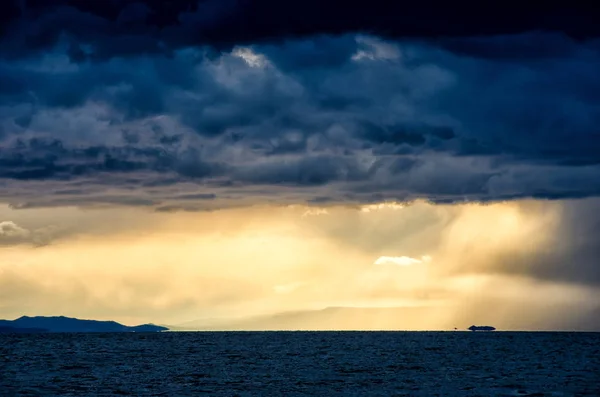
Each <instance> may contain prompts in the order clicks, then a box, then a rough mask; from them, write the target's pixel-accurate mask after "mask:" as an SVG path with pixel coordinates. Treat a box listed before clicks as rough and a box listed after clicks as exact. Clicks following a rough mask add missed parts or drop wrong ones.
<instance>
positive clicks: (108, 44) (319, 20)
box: [0, 0, 600, 62]
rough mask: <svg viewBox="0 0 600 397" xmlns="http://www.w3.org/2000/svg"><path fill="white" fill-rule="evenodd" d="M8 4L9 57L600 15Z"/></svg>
mask: <svg viewBox="0 0 600 397" xmlns="http://www.w3.org/2000/svg"><path fill="white" fill-rule="evenodd" d="M463 8H464V9H466V10H468V12H465V11H464V10H463ZM2 9H3V12H2V13H1V15H2V19H1V20H0V26H1V30H0V33H1V34H2V37H3V40H2V43H1V44H0V49H1V50H0V51H1V52H2V53H3V54H4V55H8V56H23V55H26V54H28V53H30V52H32V51H39V50H43V49H48V48H51V47H52V46H53V45H54V44H56V43H57V42H58V41H59V40H61V39H65V40H67V41H69V42H70V43H71V48H70V55H71V57H72V58H73V59H77V60H82V59H86V58H90V59H107V58H110V57H113V56H126V55H135V54H142V53H158V52H163V53H169V52H171V51H172V50H174V49H177V48H182V47H186V46H190V45H211V46H216V47H219V48H229V47H231V46H232V45H235V44H247V43H256V42H259V41H265V40H266V41H273V40H279V39H285V38H297V37H306V36H312V35H319V34H333V35H338V34H345V33H355V32H361V33H369V34H374V35H379V36H383V37H387V38H394V39H398V38H409V37H410V38H440V37H448V36H454V37H466V36H484V35H498V34H514V33H522V32H528V31H548V30H551V31H558V32H564V33H565V34H567V35H570V36H572V37H576V38H588V37H597V36H598V35H599V32H600V28H598V26H597V23H596V22H597V20H598V19H599V17H600V14H599V11H598V10H597V9H596V7H593V6H592V5H591V3H590V5H582V4H581V3H571V4H570V5H569V6H568V7H566V6H565V5H562V6H559V5H555V4H545V5H544V6H538V7H536V6H534V5H530V6H523V5H522V4H517V3H514V2H505V1H504V2H499V1H495V2H485V3H481V4H475V3H473V2H469V3H463V4H460V3H459V4H457V3H443V2H438V1H435V2H432V1H420V2H411V3H406V2H403V3H398V2H390V1H386V0H373V1H369V2H367V3H365V2H352V3H349V2H340V1H329V2H322V1H318V0H308V1H289V2H287V1H286V2H281V1H277V0H252V1H248V0H200V1H198V0H175V1H169V2H164V1H158V0H139V1H135V2H133V1H125V0H112V1H102V2H100V1H86V0H8V1H7V2H4V3H3V6H2ZM304 60H307V61H308V62H312V61H309V58H306V57H304Z"/></svg>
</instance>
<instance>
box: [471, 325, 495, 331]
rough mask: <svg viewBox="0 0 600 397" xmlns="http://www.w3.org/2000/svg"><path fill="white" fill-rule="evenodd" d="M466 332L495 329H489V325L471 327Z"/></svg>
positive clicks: (493, 329)
mask: <svg viewBox="0 0 600 397" xmlns="http://www.w3.org/2000/svg"><path fill="white" fill-rule="evenodd" d="M468 330H470V331H495V330H496V328H494V327H490V326H489V325H471V326H470V327H469V328H468Z"/></svg>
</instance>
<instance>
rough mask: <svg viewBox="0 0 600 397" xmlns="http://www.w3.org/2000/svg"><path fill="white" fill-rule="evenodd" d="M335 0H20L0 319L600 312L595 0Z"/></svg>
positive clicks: (510, 317) (4, 191)
mask: <svg viewBox="0 0 600 397" xmlns="http://www.w3.org/2000/svg"><path fill="white" fill-rule="evenodd" d="M334 3H335V2H328V3H327V4H326V5H325V4H324V3H323V2H316V1H312V0H309V1H304V2H295V1H290V2H285V3H284V2H272V1H267V0H257V1H253V2H246V1H224V0H218V1H217V0H202V1H196V0H174V1H171V2H168V3H165V2H155V1H153V0H143V1H142V0H140V1H137V2H129V1H124V0H113V1H110V2H87V1H82V0H52V1H43V2H40V1H38V0H9V1H8V2H7V3H6V5H4V6H2V7H3V10H2V11H3V12H0V318H1V317H18V316H20V315H22V314H29V315H38V314H46V315H52V314H65V315H72V316H79V317H95V318H111V319H118V320H122V321H125V322H138V321H153V322H163V323H168V324H179V323H185V322H188V321H192V320H195V319H205V320H202V321H208V319H218V318H241V317H243V319H239V320H236V321H238V322H235V324H234V323H232V322H229V323H227V324H226V325H227V326H229V327H238V328H244V327H246V328H261V327H263V328H265V327H266V328H280V327H284V328H285V327H296V326H298V325H297V324H300V325H302V324H304V325H302V326H307V327H309V328H310V327H313V328H319V327H321V328H335V327H336V326H338V327H341V328H353V327H365V326H366V325H365V324H366V323H368V324H369V327H371V328H377V327H382V328H411V329H417V328H419V329H423V328H444V329H447V328H453V327H454V326H459V327H464V326H468V325H471V324H470V323H476V322H480V321H490V322H494V324H493V325H498V326H499V327H505V328H531V329H540V328H545V329H548V328H553V329H556V328H569V329H571V328H572V329H600V324H598V322H597V320H596V319H597V318H600V316H598V310H599V309H598V302H599V301H600V299H599V294H600V270H599V269H600V267H599V266H598V258H599V257H600V215H598V214H600V211H599V210H600V183H599V182H598V181H599V180H600V179H599V175H600V130H599V128H598V126H599V125H600V74H599V73H598V70H600V30H599V29H598V26H597V23H596V21H597V19H598V18H597V16H598V11H597V10H595V8H594V9H592V8H589V9H588V8H587V6H583V5H581V6H576V5H573V7H575V8H573V9H570V11H569V12H567V11H568V10H567V11H565V9H558V8H556V7H555V6H553V5H550V4H549V5H547V7H546V8H544V9H539V10H538V11H536V13H534V14H532V13H530V12H529V11H527V9H526V8H524V7H519V8H518V9H516V8H510V7H511V6H510V5H509V4H504V3H503V4H500V3H498V4H496V3H494V4H491V3H490V4H487V5H486V7H491V10H492V11H489V10H488V11H486V13H485V15H490V16H493V18H491V17H488V16H483V15H484V14H481V15H482V16H481V17H480V18H472V17H470V16H469V15H475V13H476V12H479V11H483V10H482V9H481V8H479V6H477V5H471V7H473V8H471V11H472V13H470V14H469V15H466V14H464V13H462V12H459V10H460V9H461V8H460V7H456V6H455V5H454V4H453V5H449V6H444V5H439V6H436V7H431V4H429V3H427V2H420V3H419V4H412V5H406V4H404V5H402V6H400V5H393V4H392V3H393V2H389V1H386V2H384V1H379V0H375V1H370V2H369V4H368V6H365V4H362V3H361V4H359V3H360V2H358V3H357V4H358V5H350V4H346V5H345V6H344V7H343V8H340V6H339V5H335V4H334ZM283 4H285V5H283ZM398 4H399V3H398ZM316 11H319V12H316ZM558 16H560V17H558ZM414 21H418V23H417V24H416V23H415V22H414ZM328 307H351V308H355V309H356V310H359V309H358V308H361V309H360V310H362V311H355V312H352V313H354V314H352V313H351V312H348V311H345V309H343V310H341V311H339V310H338V311H335V310H337V309H330V310H334V311H335V313H334V312H332V311H327V310H326V311H325V312H322V311H319V310H321V309H324V308H328ZM375 307H376V308H394V307H401V308H409V307H410V308H414V310H416V311H414V312H411V313H417V314H416V315H408V314H407V313H405V315H406V316H404V315H402V316H400V315H398V316H396V315H391V314H389V312H385V313H387V314H385V313H384V314H377V315H374V314H373V313H371V314H366V313H367V312H366V311H368V310H369V309H367V308H375ZM365 310H366V311H365ZM381 310H383V309H381ZM411 310H412V309H411ZM419 310H420V311H419ZM382 313H383V312H382ZM419 313H420V314H419ZM426 313H429V314H426ZM361 319H364V321H361ZM382 319H383V320H382ZM242 320H243V321H242ZM202 321H201V323H202ZM211 321H213V320H211ZM215 321H216V320H215ZM228 321H229V320H228ZM232 321H233V320H232ZM457 323H460V324H457ZM466 323H469V324H466ZM194 324H196V325H194V326H201V325H199V324H200V323H194ZM215 324H216V323H215ZM219 324H221V325H222V324H224V323H219ZM336 324H337V325H336ZM221 325H219V326H221ZM215 326H217V325H215Z"/></svg>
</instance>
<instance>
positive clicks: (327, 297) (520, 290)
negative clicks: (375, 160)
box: [0, 202, 588, 329]
mask: <svg viewBox="0 0 600 397" xmlns="http://www.w3.org/2000/svg"><path fill="white" fill-rule="evenodd" d="M400 208H403V209H404V210H403V211H397V210H398V209H400ZM309 215H310V216H309ZM313 215H327V216H313ZM560 215H561V211H560V205H559V204H558V203H551V202H550V203H538V202H522V203H517V202H513V203H498V204H491V205H475V204H462V205H453V206H452V205H448V206H443V205H432V204H428V203H424V202H416V203H411V204H409V205H402V204H398V203H380V204H373V205H368V206H363V207H359V208H356V207H355V208H352V207H343V206H330V207H327V209H316V208H314V207H304V206H289V207H264V206H263V207H247V208H237V209H228V210H221V211H212V212H198V213H185V214H184V213H169V214H162V213H148V212H145V211H141V210H132V209H111V210H94V211H82V210H78V209H75V208H61V209H53V210H49V209H47V210H39V209H38V210H18V211H15V210H11V209H9V208H7V207H0V222H1V223H0V225H2V227H1V228H0V318H2V317H3V318H11V317H18V316H20V315H56V314H64V315H70V316H77V317H87V318H89V317H92V318H97V319H115V320H117V321H123V322H129V323H134V322H148V321H152V322H155V323H165V324H175V325H177V324H183V323H188V324H195V325H194V327H200V328H202V327H205V326H208V324H217V323H215V322H214V321H216V320H214V319H233V318H235V319H238V320H239V319H243V320H244V322H243V323H235V324H238V325H234V324H233V323H227V322H225V323H219V324H221V325H219V326H220V327H225V328H227V327H229V328H236V327H238V328H240V329H245V328H255V329H262V328H279V327H292V328H293V327H301V328H302V327H309V328H310V327H313V328H325V329H330V328H335V327H336V326H338V327H340V328H344V327H345V328H353V327H354V328H356V327H358V328H360V327H362V326H364V324H365V322H369V321H373V323H372V324H371V323H369V324H371V325H370V326H373V327H383V328H398V327H400V328H402V329H422V328H424V327H425V328H444V327H453V326H455V323H456V322H457V321H466V322H473V321H474V320H473V321H471V319H469V318H468V317H465V310H466V309H465V308H466V307H468V308H469V310H470V311H471V312H473V313H478V314H477V315H478V316H480V317H481V318H487V317H485V316H486V315H487V314H485V313H486V312H485V310H483V309H482V307H483V306H485V305H487V304H490V302H494V304H495V305H498V304H499V303H498V300H500V301H501V302H502V304H501V305H500V306H501V307H502V317H501V319H502V321H504V322H505V323H504V324H509V325H510V324H515V322H514V321H513V320H512V319H511V316H510V315H511V314H514V313H525V312H527V311H528V310H534V306H531V309H528V307H529V306H527V305H526V304H525V306H523V305H524V304H523V303H522V302H531V305H542V304H543V302H544V299H547V300H546V301H549V300H550V299H551V297H554V298H552V299H554V301H555V302H556V301H557V300H560V301H561V302H563V303H564V302H566V301H569V299H571V301H572V302H575V301H577V302H581V301H583V297H587V296H588V295H586V294H588V292H586V291H585V290H578V292H577V293H575V292H574V291H571V290H569V289H567V288H566V287H564V286H561V285H550V284H549V285H546V284H541V282H540V281H535V282H534V281H531V280H530V281H527V280H528V279H527V278H526V277H525V276H526V273H525V272H523V276H510V273H507V275H504V276H500V275H498V274H500V273H502V271H503V270H505V269H507V268H508V267H509V266H513V265H512V264H511V263H510V262H509V263H506V262H503V261H502V260H500V259H498V258H503V255H507V254H512V253H527V252H537V251H538V250H542V249H544V247H548V246H549V244H551V243H552V241H553V236H556V235H557V232H558V230H557V225H558V223H557V221H558V220H559V219H560ZM50 226H52V227H50ZM28 231H40V232H36V233H38V234H40V233H42V232H41V231H43V233H45V235H44V236H45V239H46V240H45V241H48V243H47V244H45V245H44V246H39V244H36V243H35V242H34V241H33V240H32V239H31V235H30V234H31V233H29V232H28ZM3 234H4V235H3ZM9 236H10V239H8V237H9ZM357 236H358V237H357ZM2 239H4V240H2ZM423 252H427V253H428V254H427V255H422V253H423ZM399 254H400V255H399ZM374 258H377V259H376V260H374ZM432 258H435V260H433V259H432ZM500 283H502V287H501V288H500V287H498V286H499V284H500ZM536 283H537V284H536ZM532 288H536V291H537V292H536V300H535V301H534V300H532V299H531V289H532ZM498 291H504V292H503V293H502V294H500V293H499V292H498ZM567 291H570V292H568V294H569V295H565V294H567ZM538 294H541V295H538ZM557 297H561V299H558V298H557ZM518 299H521V306H519V307H517V306H514V305H513V304H512V303H510V302H514V301H516V300H518ZM571 301H569V302H571ZM482 305H483V306H482ZM333 307H345V308H346V309H343V310H342V309H339V310H338V309H335V310H334V309H327V308H333ZM536 307H537V306H536ZM352 308H355V309H356V310H358V309H360V310H362V311H360V312H351V311H349V310H351V309H352ZM369 308H381V309H382V310H383V308H385V310H387V311H385V310H384V311H382V312H377V313H378V314H373V313H375V312H371V311H369V310H371V309H369ZM409 308H412V309H410V310H411V311H410V312H407V311H406V310H409ZM438 308H439V310H438ZM392 309H393V310H400V311H401V312H397V313H396V312H394V313H396V314H390V313H391V312H390V310H392ZM323 310H324V311H323ZM373 310H375V309H373ZM402 310H404V311H402ZM536 310H537V309H536ZM286 313H288V314H286ZM290 313H305V314H302V315H300V314H297V316H300V317H297V318H296V317H293V316H296V314H294V315H292V314H290ZM307 313H308V314H307ZM399 313H402V314H399ZM556 315H558V314H556ZM265 316H266V317H265ZM282 316H283V317H282ZM288 316H292V317H293V318H292V317H288ZM307 316H308V317H307ZM546 316H547V317H544V318H543V321H550V319H551V317H552V316H551V313H546ZM301 318H302V319H303V320H300V319H301ZM499 318H500V317H499ZM198 319H202V320H201V321H200V320H198ZM211 319H212V320H211ZM333 319H335V321H336V322H332V321H334V320H333ZM192 320H197V321H195V322H194V321H192ZM213 320H214V321H213ZM490 320H493V319H490ZM190 321H192V323H189V322H190ZM211 321H213V322H211ZM219 321H221V320H219ZM222 321H225V320H222ZM236 321H237V320H236ZM239 321H242V320H239ZM498 321H500V320H498ZM540 321H542V320H540ZM336 324H337V325H336ZM495 324H498V322H496V323H495ZM498 325H499V326H502V324H498ZM215 326H217V325H215ZM261 327H262V328H261Z"/></svg>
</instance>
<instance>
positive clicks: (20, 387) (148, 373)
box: [0, 331, 600, 397]
mask: <svg viewBox="0 0 600 397" xmlns="http://www.w3.org/2000/svg"><path fill="white" fill-rule="evenodd" d="M198 395H206V396H600V333H583V332H580V333H577V332H348V331H344V332H304V331H299V332H166V333H147V334H145V333H112V334H110V333H106V334H13V335H8V334H0V396H1V397H13V396H198Z"/></svg>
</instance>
